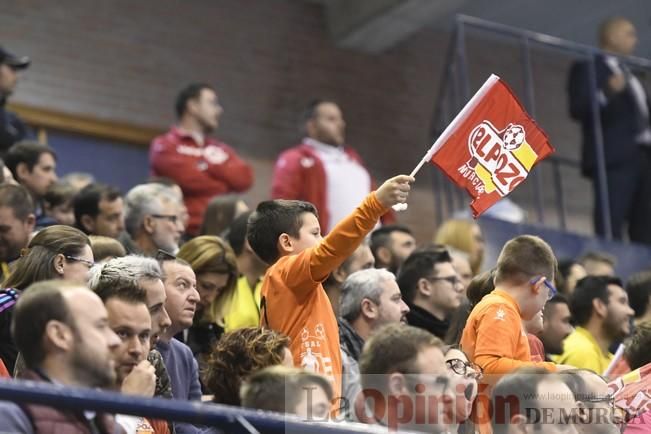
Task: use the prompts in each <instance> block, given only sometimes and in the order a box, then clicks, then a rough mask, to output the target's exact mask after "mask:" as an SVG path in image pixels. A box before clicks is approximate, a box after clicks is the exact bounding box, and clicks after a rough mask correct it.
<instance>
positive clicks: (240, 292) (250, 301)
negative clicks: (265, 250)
mask: <svg viewBox="0 0 651 434" xmlns="http://www.w3.org/2000/svg"><path fill="white" fill-rule="evenodd" d="M251 214H252V212H251V211H247V212H245V213H244V214H242V215H240V216H239V217H237V218H236V219H235V221H233V223H232V224H231V225H230V227H229V229H228V236H227V240H228V244H230V246H231V248H232V249H233V252H234V253H235V255H236V257H237V259H236V261H237V271H238V272H239V277H238V279H237V285H236V286H235V292H234V293H233V299H232V301H231V304H230V308H229V309H228V311H227V312H226V316H225V318H224V323H225V325H226V329H227V330H236V329H239V328H242V327H257V326H258V325H260V291H261V290H262V277H263V276H264V273H265V272H266V271H267V264H265V263H264V262H262V259H260V258H259V257H258V255H256V254H255V253H254V252H253V249H252V248H251V246H250V245H249V242H248V241H247V239H246V235H247V223H248V221H249V216H250V215H251Z"/></svg>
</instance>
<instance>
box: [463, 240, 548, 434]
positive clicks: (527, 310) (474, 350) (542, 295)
mask: <svg viewBox="0 0 651 434" xmlns="http://www.w3.org/2000/svg"><path fill="white" fill-rule="evenodd" d="M556 266H557V265H556V257H555V256H554V253H553V252H552V249H551V247H549V245H548V244H547V243H546V242H545V241H543V240H542V239H541V238H539V237H535V236H532V235H521V236H519V237H516V238H514V239H512V240H510V241H508V242H507V243H506V244H505V245H504V248H503V249H502V252H501V253H500V256H499V258H498V260H497V268H496V270H495V290H493V291H492V292H491V293H490V294H488V295H486V296H484V298H482V300H481V301H480V302H479V303H477V305H476V306H475V307H474V308H473V310H472V312H471V313H470V316H469V317H468V320H467V322H466V326H465V328H464V329H463V335H462V336H461V348H462V349H463V351H464V352H465V353H466V354H467V355H468V358H469V359H470V361H472V362H474V363H476V364H477V365H479V366H480V367H481V368H482V369H483V372H484V381H483V383H484V388H483V389H484V391H485V393H488V390H487V388H486V386H488V385H491V384H495V383H496V382H497V381H498V380H499V378H500V377H501V376H502V375H504V374H507V373H510V372H513V371H515V370H517V369H519V368H524V367H532V368H533V367H538V368H544V369H546V370H547V371H551V372H554V371H556V370H557V369H558V368H559V366H557V365H556V364H554V363H552V362H533V361H532V360H531V351H530V348H529V342H528V340H527V333H526V331H525V329H524V326H523V324H522V321H523V320H531V319H533V318H534V316H535V315H536V314H538V313H539V312H540V311H541V310H542V309H543V308H544V306H545V303H547V300H548V299H550V298H552V297H553V296H554V295H555V294H556V289H555V288H554V287H553V286H552V283H551V282H553V281H554V272H555V270H556ZM482 398H483V399H477V401H476V403H477V404H478V405H476V407H480V408H481V409H479V408H475V414H474V418H475V422H476V423H477V424H478V425H480V426H482V425H483V427H481V428H480V430H481V432H482V433H484V432H489V431H487V430H486V429H483V428H486V427H485V423H486V422H489V421H490V419H489V418H488V416H487V415H488V414H489V413H482V411H486V412H487V411H488V402H487V399H485V398H486V396H484V397H482ZM487 429H489V428H487Z"/></svg>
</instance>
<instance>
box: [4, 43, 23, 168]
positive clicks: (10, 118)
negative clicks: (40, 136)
mask: <svg viewBox="0 0 651 434" xmlns="http://www.w3.org/2000/svg"><path fill="white" fill-rule="evenodd" d="M29 64H30V60H29V58H28V57H25V56H22V57H19V56H16V55H15V54H12V53H10V52H9V51H7V50H5V49H4V48H2V47H0V157H2V158H4V156H5V154H6V153H7V150H8V149H9V148H10V147H11V146H12V145H13V144H14V143H17V142H20V141H21V140H23V139H25V137H26V135H27V127H26V126H25V124H24V123H23V121H21V120H20V118H19V117H18V116H16V115H15V114H14V113H12V112H9V111H7V110H6V109H5V106H6V105H7V100H8V99H9V97H10V96H11V94H12V93H13V92H14V89H15V88H16V83H17V82H18V72H19V71H22V70H25V69H26V68H27V67H28V66H29Z"/></svg>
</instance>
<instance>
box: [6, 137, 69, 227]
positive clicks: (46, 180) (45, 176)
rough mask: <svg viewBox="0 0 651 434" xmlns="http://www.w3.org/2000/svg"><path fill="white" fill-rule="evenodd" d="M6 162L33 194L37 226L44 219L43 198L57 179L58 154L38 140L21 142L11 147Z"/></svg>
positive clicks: (16, 177)
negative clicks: (37, 141)
mask: <svg viewBox="0 0 651 434" xmlns="http://www.w3.org/2000/svg"><path fill="white" fill-rule="evenodd" d="M5 164H6V165H7V167H8V168H9V170H11V173H12V175H13V176H14V179H16V181H17V182H18V183H19V184H20V185H22V186H24V187H25V188H26V189H27V191H29V193H30V194H31V195H32V199H33V200H34V205H35V207H36V208H35V214H36V226H37V227H38V226H40V222H39V220H40V219H43V218H44V217H45V215H44V214H43V198H44V197H45V193H47V190H48V188H50V186H51V185H52V184H54V183H55V182H56V181H57V174H56V167H57V156H56V154H55V152H54V149H52V148H50V147H49V146H46V145H41V144H39V143H36V142H19V143H16V144H15V145H13V146H12V147H11V148H9V152H8V153H7V156H6V157H5Z"/></svg>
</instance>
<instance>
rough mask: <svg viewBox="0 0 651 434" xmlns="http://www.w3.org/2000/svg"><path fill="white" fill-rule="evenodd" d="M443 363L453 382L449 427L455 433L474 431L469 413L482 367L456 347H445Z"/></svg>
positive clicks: (475, 395)
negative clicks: (452, 406)
mask: <svg viewBox="0 0 651 434" xmlns="http://www.w3.org/2000/svg"><path fill="white" fill-rule="evenodd" d="M445 365H446V366H447V369H448V374H449V375H450V377H451V378H452V379H453V381H452V383H453V384H455V386H456V387H455V388H454V391H455V396H454V398H455V407H454V411H453V413H452V415H453V419H452V421H451V426H450V428H456V431H455V432H456V433H458V434H462V433H466V432H467V433H471V432H472V433H474V431H473V426H472V422H471V421H470V414H471V412H472V406H473V403H474V401H475V399H476V398H477V392H478V387H479V386H478V384H477V380H480V379H481V378H482V369H481V368H480V367H479V366H477V365H475V364H474V363H471V362H470V361H468V357H467V356H466V355H465V354H464V352H463V351H461V350H460V349H458V348H454V347H448V348H446V349H445Z"/></svg>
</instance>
